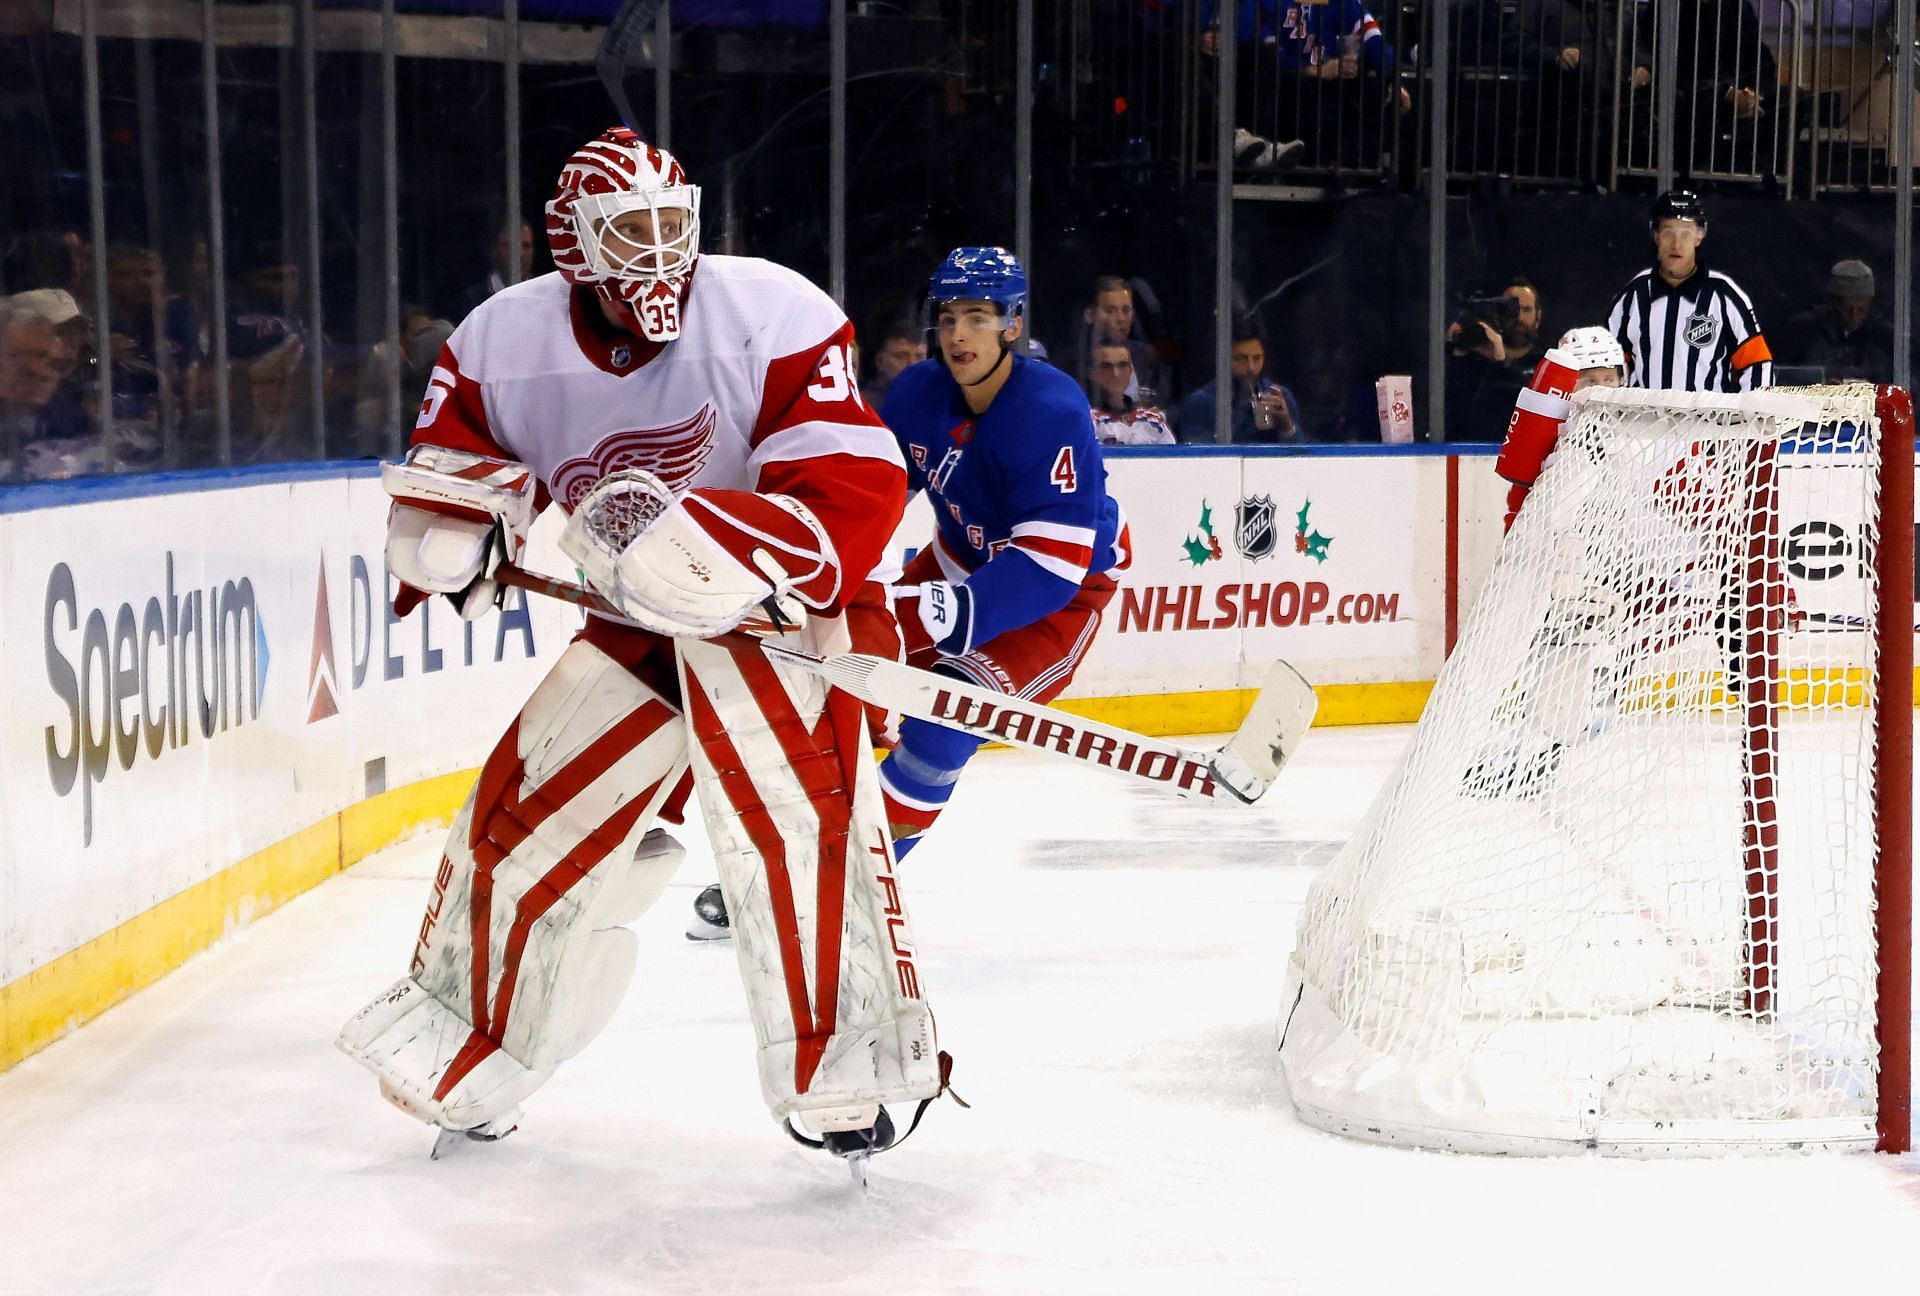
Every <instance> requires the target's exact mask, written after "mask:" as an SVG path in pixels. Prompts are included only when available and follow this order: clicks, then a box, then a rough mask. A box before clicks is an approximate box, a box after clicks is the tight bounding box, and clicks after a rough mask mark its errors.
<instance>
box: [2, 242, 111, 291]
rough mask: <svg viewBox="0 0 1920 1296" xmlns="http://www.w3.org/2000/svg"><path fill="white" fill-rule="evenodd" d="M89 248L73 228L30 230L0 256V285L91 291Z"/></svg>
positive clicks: (91, 262) (91, 270)
mask: <svg viewBox="0 0 1920 1296" xmlns="http://www.w3.org/2000/svg"><path fill="white" fill-rule="evenodd" d="M92 273H93V251H92V245H91V244H89V243H88V242H87V240H86V237H85V236H84V235H82V234H81V233H80V231H79V230H76V229H42V230H33V231H30V232H28V233H26V234H21V235H18V236H16V237H15V238H14V239H12V240H11V241H10V242H8V244H7V247H6V251H5V254H4V255H0V286H5V287H11V288H16V289H19V288H25V289H33V288H64V289H66V290H67V291H68V292H70V293H76V294H80V295H83V296H84V295H85V294H86V293H88V292H90V291H92V288H93V284H92V283H91V282H90V279H89V276H91V274H92Z"/></svg>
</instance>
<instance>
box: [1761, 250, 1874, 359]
mask: <svg viewBox="0 0 1920 1296" xmlns="http://www.w3.org/2000/svg"><path fill="white" fill-rule="evenodd" d="M1782 332H1783V333H1784V335H1785V336H1784V340H1783V342H1784V344H1783V346H1782V355H1783V356H1790V357H1792V359H1791V361H1790V363H1793V364H1801V365H1818V366H1820V367H1821V368H1822V369H1825V370H1826V375H1825V378H1824V381H1826V382H1847V381H1851V380H1856V379H1857V380H1861V381H1865V382H1883V383H1884V382H1892V381H1893V325H1892V324H1891V323H1890V322H1889V321H1887V320H1885V319H1881V318H1879V317H1878V316H1876V315H1874V314H1873V269H1872V267H1870V266H1869V265H1867V263H1866V262H1864V261H1838V262H1835V263H1834V266H1833V269H1832V270H1831V271H1830V272H1829V273H1828V275H1827V299H1826V301H1824V302H1822V303H1821V304H1819V305H1817V306H1815V307H1813V308H1812V309H1811V310H1808V311H1805V312H1803V313H1801V314H1799V315H1796V316H1795V317H1794V318H1793V319H1792V321H1790V322H1789V323H1788V325H1787V327H1786V328H1785V329H1784V330H1782Z"/></svg>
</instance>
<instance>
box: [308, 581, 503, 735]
mask: <svg viewBox="0 0 1920 1296" xmlns="http://www.w3.org/2000/svg"><path fill="white" fill-rule="evenodd" d="M397 592H398V586H397V584H396V582H395V581H394V579H393V577H392V575H391V574H390V573H388V572H387V571H386V570H385V568H384V567H380V566H375V565H373V564H371V563H369V562H368V561H367V558H366V556H365V555H363V554H351V555H349V556H348V559H347V589H346V593H347V605H346V608H345V616H344V621H345V631H346V638H345V640H344V643H343V653H342V655H341V656H336V655H335V652H334V645H335V643H337V642H342V641H341V640H340V639H339V636H338V633H337V630H336V626H335V623H334V613H333V604H332V599H331V598H330V596H329V594H328V592H327V560H326V556H325V555H324V554H322V555H320V556H319V559H318V562H317V564H316V567H315V573H314V592H313V646H312V649H311V651H310V652H309V654H308V657H307V697H306V706H307V723H308V724H319V723H320V722H321V721H323V720H330V719H332V718H333V717H334V716H337V715H339V714H340V711H341V699H342V698H343V697H344V696H345V695H346V694H348V693H353V692H358V691H359V690H360V689H361V688H363V687H365V686H366V685H367V684H368V683H370V682H379V681H388V682H390V681H393V680H398V679H404V678H406V677H407V676H408V675H416V676H419V675H433V674H436V673H438V672H439V671H441V670H444V669H448V668H449V667H454V666H474V665H478V664H485V663H486V662H487V661H488V660H489V658H490V659H491V661H492V662H493V663H494V664H496V665H497V664H499V663H501V662H504V661H505V660H507V658H508V656H509V655H510V654H514V653H515V650H517V655H518V656H520V657H524V658H528V659H531V658H533V657H534V656H535V655H536V652H537V650H536V648H535V645H534V631H533V611H532V608H531V607H529V606H528V603H527V600H526V596H525V595H524V594H522V593H521V591H519V590H508V591H507V592H506V598H505V599H504V605H503V606H502V607H501V608H500V609H499V611H497V612H489V613H488V614H487V615H486V616H485V617H483V618H481V620H479V621H466V620H459V619H457V616H456V620H457V624H458V630H457V631H456V632H455V633H456V634H457V636H458V637H457V638H453V636H451V635H449V633H448V629H447V626H446V618H447V616H448V614H449V611H450V609H449V608H448V607H447V606H446V605H444V604H442V603H441V601H440V600H438V599H428V600H427V601H426V602H425V603H423V604H421V605H420V606H419V607H418V608H417V609H415V610H414V611H413V612H412V614H411V615H410V616H409V617H408V618H405V619H404V620H403V618H401V617H400V616H399V615H398V614H397V613H395V612H394V610H393V599H394V595H395V594H396V593H397ZM489 630H491V632H492V635H491V637H492V639H493V648H492V652H491V654H489V652H488V650H487V645H486V638H487V635H488V631H489ZM450 640H451V641H450ZM343 660H344V661H345V663H346V667H347V669H346V670H344V671H343V670H342V669H341V663H342V661H343Z"/></svg>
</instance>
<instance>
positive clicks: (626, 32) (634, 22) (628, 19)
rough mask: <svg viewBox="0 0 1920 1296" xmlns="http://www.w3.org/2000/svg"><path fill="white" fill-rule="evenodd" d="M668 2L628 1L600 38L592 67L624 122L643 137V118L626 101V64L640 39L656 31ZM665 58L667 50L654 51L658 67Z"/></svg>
mask: <svg viewBox="0 0 1920 1296" xmlns="http://www.w3.org/2000/svg"><path fill="white" fill-rule="evenodd" d="M666 2H667V0H626V3H625V4H623V5H621V6H620V8H619V10H618V12H616V13H615V14H614V15H613V18H612V19H611V20H610V21H609V22H608V23H607V30H606V31H605V33H603V34H602V35H601V37H600V49H599V51H598V52H597V53H595V54H594V56H593V70H594V71H595V72H597V73H599V74H600V84H601V85H602V86H604V87H605V88H606V91H607V97H608V98H609V99H611V100H613V106H614V109H615V110H616V111H618V112H619V114H620V121H621V123H622V124H623V125H625V126H626V128H627V129H628V130H630V131H632V132H633V133H634V134H636V135H640V136H642V137H644V136H645V135H646V132H645V131H643V130H641V129H640V119H639V118H638V117H636V116H634V114H633V105H632V104H631V103H629V102H628V101H627V65H628V64H629V63H630V62H631V61H632V59H633V55H634V52H635V51H636V50H638V49H639V48H640V45H641V42H643V41H645V40H646V38H647V36H648V35H649V33H651V32H652V31H653V24H654V20H655V19H656V18H658V17H659V16H660V9H661V7H662V6H663V5H665V4H666ZM665 58H666V51H664V50H659V51H656V52H655V54H654V64H655V66H656V68H657V67H658V66H659V65H660V63H661V62H662V61H663V60H664V59H665ZM655 125H658V123H657V122H656V123H655Z"/></svg>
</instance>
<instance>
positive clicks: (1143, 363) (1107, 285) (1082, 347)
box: [1051, 275, 1171, 405]
mask: <svg viewBox="0 0 1920 1296" xmlns="http://www.w3.org/2000/svg"><path fill="white" fill-rule="evenodd" d="M1080 321H1081V328H1080V335H1079V337H1077V338H1076V339H1075V340H1074V344H1073V345H1072V346H1070V347H1068V348H1067V349H1066V350H1064V351H1062V352H1061V353H1060V357H1059V358H1058V359H1057V360H1053V361H1052V362H1051V363H1052V364H1053V366H1054V367H1055V368H1057V369H1060V370H1062V371H1064V372H1066V373H1070V374H1072V375H1073V376H1074V378H1075V379H1076V380H1077V381H1078V382H1079V384H1080V389H1081V390H1082V391H1084V392H1086V393H1087V399H1088V400H1092V399H1093V395H1094V384H1093V352H1094V350H1095V349H1096V348H1098V347H1102V346H1123V347H1125V348H1127V353H1128V354H1129V355H1130V356H1131V357H1132V358H1133V379H1132V381H1131V382H1130V383H1129V384H1128V387H1127V395H1129V396H1131V397H1132V398H1133V399H1134V401H1135V403H1137V404H1141V405H1154V404H1158V403H1159V401H1160V400H1161V398H1162V396H1163V395H1164V394H1165V393H1166V391H1167V390H1168V383H1169V382H1170V381H1171V375H1170V373H1169V372H1168V371H1167V367H1166V365H1165V364H1164V363H1162V361H1161V359H1160V353H1159V352H1158V351H1155V350H1154V349H1153V347H1152V346H1151V345H1150V344H1149V343H1146V342H1143V341H1141V340H1140V339H1139V338H1136V337H1134V336H1133V324H1134V309H1133V286H1132V285H1131V284H1129V283H1128V282H1127V281H1126V280H1125V279H1122V278H1121V277H1120V276H1119V275H1101V276H1100V277H1099V278H1098V279H1095V280H1094V281H1093V303H1092V304H1091V305H1090V306H1087V307H1086V308H1085V309H1084V310H1082V311H1081V312H1080Z"/></svg>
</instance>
